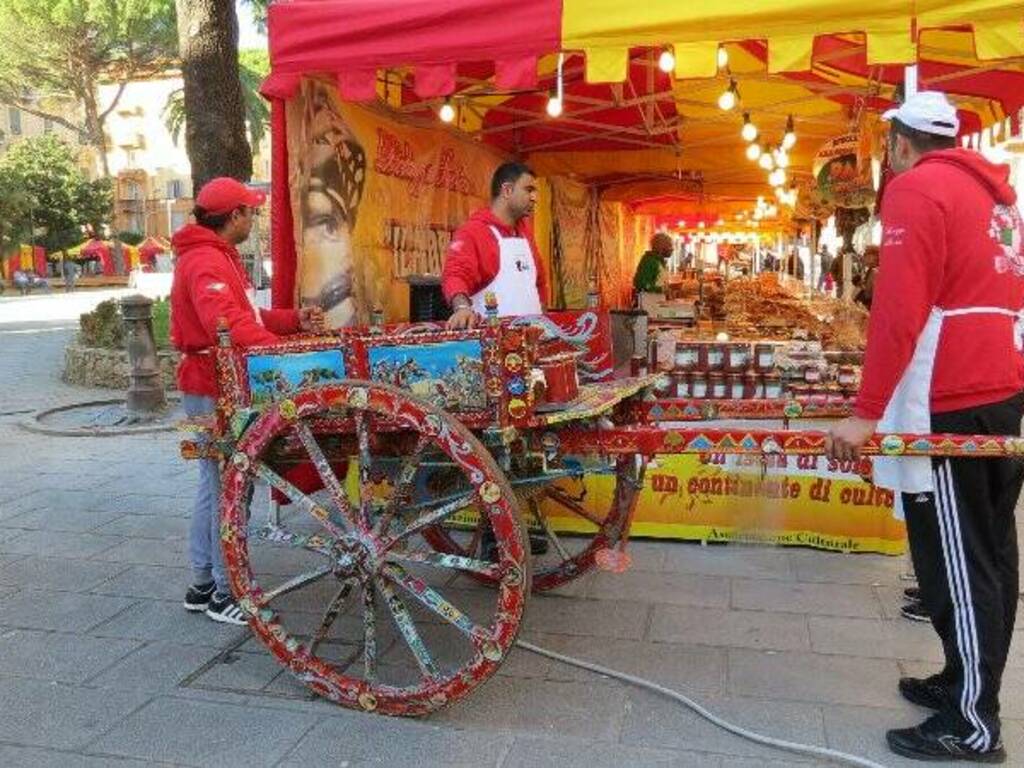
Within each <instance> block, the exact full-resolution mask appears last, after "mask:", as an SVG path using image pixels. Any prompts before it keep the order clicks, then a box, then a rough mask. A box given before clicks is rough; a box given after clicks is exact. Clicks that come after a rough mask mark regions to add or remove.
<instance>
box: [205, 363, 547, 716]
mask: <svg viewBox="0 0 1024 768" xmlns="http://www.w3.org/2000/svg"><path fill="white" fill-rule="evenodd" d="M430 457H441V458H443V459H444V461H445V462H447V463H448V464H449V465H450V466H454V467H456V468H457V469H458V471H459V473H460V474H461V477H462V480H463V483H464V487H465V488H466V489H467V493H466V496H465V497H464V498H462V499H460V500H459V501H458V502H457V503H452V502H451V501H448V502H444V501H443V500H439V501H438V502H437V503H435V504H426V505H424V504H418V505H415V507H413V506H412V505H410V504H409V499H410V497H411V492H412V488H413V487H414V486H415V484H416V482H417V476H418V475H419V473H420V471H421V465H422V464H424V463H425V462H426V461H427V460H428V458H430ZM351 459H355V460H357V461H358V465H359V466H358V471H353V472H351V473H349V474H350V475H356V474H358V477H350V478H345V477H338V476H337V475H336V474H335V472H334V470H333V469H332V466H338V464H339V462H342V461H345V460H351ZM294 462H302V463H307V464H308V463H312V465H313V466H314V467H315V468H316V473H317V474H318V475H319V480H320V482H321V484H322V487H323V489H322V490H320V491H318V492H316V493H311V494H308V493H304V492H303V491H301V490H299V489H298V488H297V487H295V485H293V484H292V483H290V482H289V481H288V480H286V479H285V478H284V477H283V474H285V470H286V469H287V465H288V464H291V463H294ZM382 463H389V464H390V465H391V467H392V469H391V470H390V475H389V474H387V473H385V474H384V475H382V474H381V473H380V472H379V471H377V465H378V464H382ZM396 465H397V471H396ZM257 479H259V480H262V481H264V482H266V483H268V484H269V485H270V487H272V488H274V489H276V490H278V491H280V492H282V493H283V494H284V495H285V496H287V497H288V498H289V500H290V501H291V502H292V503H291V504H290V505H289V507H287V508H286V510H285V511H283V512H275V513H273V514H275V517H273V518H271V519H270V520H269V521H268V522H267V524H266V525H262V526H261V525H259V524H257V522H256V521H253V523H252V524H251V525H250V523H249V513H250V510H249V506H250V501H251V499H252V498H253V493H252V490H253V484H254V481H256V480H257ZM222 484H223V493H222V511H221V546H222V549H223V552H224V560H225V565H226V568H227V571H228V576H229V579H230V582H231V588H232V591H233V593H234V595H235V597H236V598H237V599H238V603H239V606H240V607H241V608H242V609H243V610H244V611H245V612H246V613H247V614H248V619H249V625H250V627H251V628H252V630H253V632H254V633H255V634H256V635H257V637H259V639H260V640H261V641H262V642H263V643H264V644H265V645H266V646H267V648H269V649H270V651H271V653H273V654H274V655H275V656H276V657H277V658H278V659H279V660H280V661H281V662H282V663H283V664H284V665H285V666H286V667H287V668H288V670H289V671H290V672H291V673H292V674H293V675H294V676H295V677H297V678H298V679H299V680H300V681H301V682H303V683H305V684H306V685H307V686H308V687H309V688H311V689H313V690H314V691H315V692H317V693H318V694H320V695H321V696H324V697H325V698H327V699H330V700H331V701H334V702H337V703H338V704H341V705H343V706H346V707H351V708H353V709H362V710H366V711H374V712H379V713H382V714H388V715H406V716H414V715H423V714H426V713H428V712H431V711H433V710H436V709H438V708H440V707H444V706H446V705H448V704H451V703H452V702H454V701H456V700H458V699H459V698H461V697H462V696H464V695H466V694H467V693H468V692H469V691H470V690H472V689H473V688H474V687H476V686H477V685H479V684H480V683H482V682H483V681H484V680H486V679H487V678H489V677H490V676H491V675H493V674H494V673H495V671H497V669H498V666H499V665H500V663H501V661H502V660H503V659H504V657H505V655H506V654H507V652H508V650H509V648H510V647H511V646H512V643H513V642H514V641H515V638H516V635H517V633H518V631H519V626H520V621H521V619H522V615H523V610H524V608H525V604H526V595H527V592H528V591H529V585H530V570H529V553H528V552H527V551H526V549H525V548H524V534H523V530H522V523H521V520H520V515H519V512H518V509H517V501H516V497H515V493H514V491H513V490H512V488H511V486H510V485H509V483H508V481H507V480H506V478H505V476H504V475H503V474H502V472H501V470H500V469H499V468H498V466H497V465H496V464H495V462H494V460H493V458H492V457H491V455H490V454H489V453H488V452H487V451H486V449H485V448H484V447H483V446H482V445H481V444H480V442H479V441H478V440H477V439H476V438H475V437H474V436H473V435H472V433H470V432H469V431H468V430H467V429H466V428H465V427H463V426H462V425H461V424H459V423H458V422H457V421H455V420H454V419H452V418H451V417H450V416H449V415H447V414H446V413H444V412H443V411H441V410H439V409H437V408H435V407H433V406H431V405H428V404H426V403H424V402H422V401H420V400H417V399H415V398H414V397H411V396H410V395H409V394H408V393H406V392H403V391H402V390H399V389H396V388H394V387H390V386H387V385H382V384H376V383H369V382H342V383H340V384H336V385H330V386H324V387H318V388H311V389H305V390H302V391H300V392H299V393H297V394H296V395H295V396H294V397H293V398H292V399H290V400H285V401H282V402H279V403H277V404H276V405H274V406H272V407H271V408H270V409H269V410H268V411H266V412H265V413H263V414H262V415H261V416H259V417H258V419H257V420H256V421H255V422H254V423H253V424H252V425H251V426H250V427H249V428H248V429H247V430H246V431H245V433H244V435H243V436H242V438H241V439H240V441H239V443H238V445H237V447H236V450H235V453H234V455H233V456H231V457H230V459H229V460H228V461H227V462H226V466H225V470H224V473H223V480H222ZM467 499H473V500H475V501H476V502H477V505H478V507H479V508H480V509H483V510H484V512H485V515H486V518H487V520H488V521H489V523H490V525H491V526H492V527H493V530H494V531H495V533H496V538H497V556H496V558H495V559H494V561H488V562H485V561H482V560H477V559H473V558H468V557H457V556H451V555H443V554H439V553H437V552H436V551H434V550H433V549H432V548H430V547H429V546H427V545H426V544H425V543H424V542H423V541H422V539H421V535H422V532H423V531H424V530H425V529H426V528H427V527H429V526H433V525H436V524H438V523H440V522H444V521H445V520H447V519H448V518H449V517H450V516H451V515H453V514H455V513H456V512H457V511H458V510H459V509H461V508H463V507H464V506H465V505H466V501H467ZM255 538H259V539H263V540H265V541H267V542H269V543H272V544H276V545H279V546H273V547H270V546H254V547H251V548H250V546H249V540H250V539H255ZM466 570H469V571H473V572H477V573H480V574H481V575H483V576H485V577H486V578H487V579H489V580H491V581H493V582H494V583H496V584H497V585H498V589H497V590H496V591H495V590H490V589H489V590H483V589H477V590H475V591H474V590H466V589H459V588H455V587H452V586H451V582H452V581H454V579H455V576H456V575H457V574H459V573H461V572H464V571H466Z"/></svg>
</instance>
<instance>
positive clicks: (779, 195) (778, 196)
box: [775, 187, 786, 200]
mask: <svg viewBox="0 0 1024 768" xmlns="http://www.w3.org/2000/svg"><path fill="white" fill-rule="evenodd" d="M785 194H786V190H784V189H783V188H782V187H776V188H775V197H776V199H778V200H782V199H783V197H784V196H785Z"/></svg>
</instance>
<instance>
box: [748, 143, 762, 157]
mask: <svg viewBox="0 0 1024 768" xmlns="http://www.w3.org/2000/svg"><path fill="white" fill-rule="evenodd" d="M760 156H761V145H760V144H756V143H755V144H748V145H747V160H757V158H759V157H760Z"/></svg>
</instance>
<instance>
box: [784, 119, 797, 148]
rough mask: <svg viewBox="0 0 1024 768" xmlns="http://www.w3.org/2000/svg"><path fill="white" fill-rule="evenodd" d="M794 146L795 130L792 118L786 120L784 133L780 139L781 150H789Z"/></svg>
mask: <svg viewBox="0 0 1024 768" xmlns="http://www.w3.org/2000/svg"><path fill="white" fill-rule="evenodd" d="M794 144H796V128H795V126H794V125H793V116H792V115H790V116H789V117H788V118H787V119H786V133H785V134H784V135H783V137H782V148H783V149H785V150H790V149H792V148H793V145H794Z"/></svg>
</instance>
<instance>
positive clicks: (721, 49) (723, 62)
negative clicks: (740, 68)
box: [718, 45, 729, 69]
mask: <svg viewBox="0 0 1024 768" xmlns="http://www.w3.org/2000/svg"><path fill="white" fill-rule="evenodd" d="M728 65H729V52H728V51H727V50H725V46H724V45H720V46H718V68H719V69H725V68H726V67H727V66H728Z"/></svg>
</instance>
